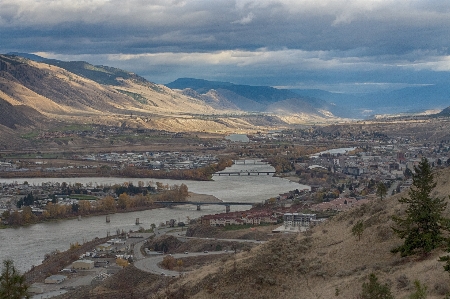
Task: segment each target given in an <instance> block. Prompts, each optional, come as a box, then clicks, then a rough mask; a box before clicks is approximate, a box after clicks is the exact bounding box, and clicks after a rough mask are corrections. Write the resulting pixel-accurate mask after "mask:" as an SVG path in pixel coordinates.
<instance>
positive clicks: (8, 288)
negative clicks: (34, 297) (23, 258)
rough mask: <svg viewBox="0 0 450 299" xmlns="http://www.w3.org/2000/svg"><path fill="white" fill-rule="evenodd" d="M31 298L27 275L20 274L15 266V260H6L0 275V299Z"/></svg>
mask: <svg viewBox="0 0 450 299" xmlns="http://www.w3.org/2000/svg"><path fill="white" fill-rule="evenodd" d="M21 298H30V296H29V295H28V286H27V285H26V284H25V276H23V275H20V274H19V273H18V272H17V270H16V268H14V264H13V261H11V260H4V261H3V270H2V272H1V275H0V299H21Z"/></svg>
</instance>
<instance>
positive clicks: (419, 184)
mask: <svg viewBox="0 0 450 299" xmlns="http://www.w3.org/2000/svg"><path fill="white" fill-rule="evenodd" d="M414 171H415V173H414V174H413V185H412V187H411V188H410V190H409V197H402V198H401V199H399V202H401V203H405V204H407V205H408V207H407V208H406V215H405V217H398V216H394V217H393V220H394V221H395V223H396V226H395V227H393V230H394V232H395V233H396V234H397V235H398V236H399V237H400V238H401V239H404V240H405V241H404V243H403V244H402V245H400V246H399V247H397V248H394V249H393V250H392V252H393V253H397V252H400V254H401V256H408V255H412V254H416V253H422V254H426V253H429V252H430V251H431V250H433V249H435V248H437V247H438V246H440V245H441V244H442V243H443V241H445V238H444V236H443V231H444V230H447V222H448V221H447V219H446V218H444V216H443V215H442V213H443V211H444V210H445V208H446V206H447V203H445V202H444V199H441V198H433V197H432V196H431V191H432V190H433V189H434V188H435V187H436V182H434V176H433V174H432V172H431V167H430V164H429V163H428V160H427V159H426V158H422V160H421V162H420V163H419V165H418V166H415V167H414Z"/></svg>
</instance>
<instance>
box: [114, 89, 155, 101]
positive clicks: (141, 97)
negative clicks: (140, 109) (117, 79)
mask: <svg viewBox="0 0 450 299" xmlns="http://www.w3.org/2000/svg"><path fill="white" fill-rule="evenodd" d="M116 90H117V91H118V92H120V93H123V94H125V95H127V96H129V97H132V98H133V99H134V100H136V101H138V102H139V103H141V104H147V103H148V100H147V98H145V97H143V96H142V95H140V94H138V93H135V92H130V91H126V90H122V89H116Z"/></svg>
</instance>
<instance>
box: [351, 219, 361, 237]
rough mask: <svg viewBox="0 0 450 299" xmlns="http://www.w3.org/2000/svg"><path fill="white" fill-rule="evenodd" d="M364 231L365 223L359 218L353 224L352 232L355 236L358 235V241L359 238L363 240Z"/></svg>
mask: <svg viewBox="0 0 450 299" xmlns="http://www.w3.org/2000/svg"><path fill="white" fill-rule="evenodd" d="M363 231H364V223H363V221H362V220H359V221H358V222H357V223H356V224H355V225H353V227H352V234H353V235H354V236H355V237H358V241H359V240H361V236H362V233H363Z"/></svg>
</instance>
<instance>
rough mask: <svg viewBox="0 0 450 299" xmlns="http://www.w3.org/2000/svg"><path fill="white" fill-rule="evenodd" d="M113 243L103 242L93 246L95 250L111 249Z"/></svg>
mask: <svg viewBox="0 0 450 299" xmlns="http://www.w3.org/2000/svg"><path fill="white" fill-rule="evenodd" d="M112 247H113V245H112V244H110V243H103V244H100V245H97V246H96V247H95V250H97V251H110V250H111V249H112Z"/></svg>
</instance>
